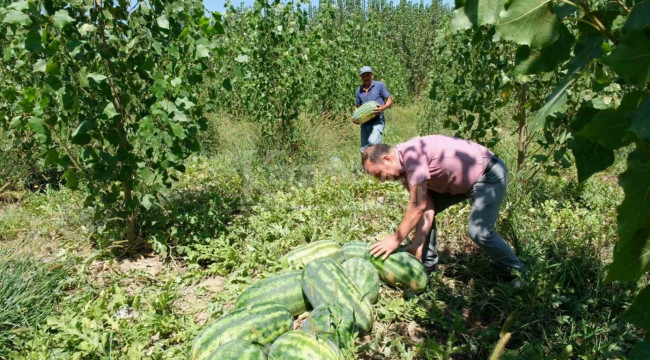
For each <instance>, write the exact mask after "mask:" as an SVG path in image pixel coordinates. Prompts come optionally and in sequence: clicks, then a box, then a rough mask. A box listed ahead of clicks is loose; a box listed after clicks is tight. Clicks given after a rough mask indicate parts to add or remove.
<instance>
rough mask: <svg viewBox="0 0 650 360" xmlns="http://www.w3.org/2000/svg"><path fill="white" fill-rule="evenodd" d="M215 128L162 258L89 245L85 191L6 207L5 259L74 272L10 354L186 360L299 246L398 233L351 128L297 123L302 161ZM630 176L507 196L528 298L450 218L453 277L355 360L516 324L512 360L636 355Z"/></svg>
mask: <svg viewBox="0 0 650 360" xmlns="http://www.w3.org/2000/svg"><path fill="white" fill-rule="evenodd" d="M423 114H424V111H423V110H422V109H420V108H418V107H413V106H409V107H395V108H394V109H391V110H390V111H389V112H388V114H387V119H388V126H387V128H386V132H385V138H384V139H385V142H387V143H390V144H395V143H397V142H400V141H403V140H405V139H408V138H410V137H412V136H415V135H417V133H418V128H417V124H418V119H420V118H421V116H423ZM212 125H213V126H212V128H213V129H216V131H215V132H214V133H211V134H205V135H204V136H205V139H203V141H204V144H206V145H207V146H208V148H207V149H206V151H205V152H204V153H203V154H201V155H200V156H197V157H195V158H193V159H192V160H191V161H190V162H189V163H188V164H187V172H186V173H185V174H183V175H182V177H181V179H180V181H179V182H178V183H177V184H176V185H175V187H174V188H173V189H172V191H170V192H169V193H168V194H167V196H166V198H167V199H166V205H165V206H164V208H161V209H157V210H155V211H153V212H152V213H150V214H148V215H147V216H146V217H144V218H143V229H144V231H143V237H144V238H145V239H146V240H147V241H148V242H149V243H150V244H152V248H153V249H155V250H156V252H157V253H158V254H162V255H163V257H162V258H159V257H145V258H140V259H126V260H124V259H121V260H120V259H115V258H113V257H111V256H110V254H109V253H108V252H107V251H105V250H104V249H103V248H102V247H101V246H100V245H101V244H100V243H96V242H92V239H93V233H94V231H95V229H94V226H96V225H94V223H93V222H92V220H91V218H90V217H89V215H88V214H87V213H86V212H85V211H83V210H82V209H81V206H80V202H79V198H80V197H81V195H79V194H77V193H71V192H69V191H68V190H64V189H61V190H53V189H49V190H47V189H46V190H45V191H43V192H33V193H25V195H24V196H23V197H22V198H21V200H20V201H19V202H17V203H14V204H10V205H8V206H5V207H3V208H2V209H0V233H1V234H2V235H0V246H2V247H5V248H6V247H8V246H9V244H18V243H20V242H21V241H24V240H25V239H28V238H37V239H38V240H39V241H40V242H39V243H40V244H42V245H38V246H33V248H34V251H35V252H36V253H45V254H47V255H48V256H49V257H50V261H57V262H60V261H65V264H66V266H65V270H66V274H67V278H66V281H65V282H64V284H65V288H64V290H65V291H64V292H63V293H61V294H60V296H56V297H52V298H51V299H56V302H57V304H58V305H57V306H56V307H55V308H48V309H49V310H48V311H45V312H42V314H49V315H48V316H47V317H46V318H45V319H44V320H41V321H36V322H35V323H34V322H32V323H30V324H29V326H27V327H25V329H24V330H23V332H21V333H20V334H19V335H16V336H14V337H13V338H12V339H11V343H10V344H9V345H0V346H2V347H3V350H4V351H8V352H9V354H10V355H9V357H11V358H19V359H23V358H24V359H40V358H51V359H69V358H83V359H108V358H128V359H138V358H153V359H184V358H186V354H187V352H188V351H189V347H190V344H191V341H192V339H193V338H194V337H195V336H196V334H197V333H198V332H199V331H200V330H201V328H202V326H203V324H204V323H205V322H209V321H212V320H214V319H216V318H218V317H219V316H221V315H222V314H224V313H226V312H228V311H229V310H230V309H232V308H233V304H234V301H235V300H236V298H237V295H238V294H239V293H240V292H241V291H242V289H243V288H245V287H246V286H247V285H249V284H251V283H253V282H255V281H256V280H257V279H259V278H260V277H261V276H265V275H268V274H271V273H275V272H277V271H279V270H280V269H281V264H280V262H279V258H280V257H281V256H282V255H283V254H285V253H286V252H288V251H289V250H290V249H291V248H293V247H295V246H297V245H299V244H302V243H304V242H306V241H312V240H317V239H325V238H332V239H335V240H337V241H339V242H340V243H344V242H347V241H352V240H362V241H368V242H371V241H375V240H377V239H379V238H380V237H381V236H382V235H383V234H387V233H389V232H390V231H392V230H393V229H394V228H395V227H396V226H397V225H398V222H399V220H400V218H401V215H402V209H403V206H404V204H405V202H406V199H407V198H406V195H407V194H406V193H405V192H404V190H403V189H402V188H401V186H399V185H397V184H380V183H378V182H377V181H375V180H372V179H370V178H369V177H367V176H365V175H364V174H362V173H361V171H360V169H359V165H358V161H359V155H358V150H357V149H358V138H357V137H358V128H356V126H355V125H353V124H351V123H342V124H336V123H333V122H331V121H329V120H319V121H312V120H311V119H309V118H307V117H304V118H301V122H300V126H301V131H300V133H301V134H303V139H302V140H301V141H302V142H303V148H304V152H303V153H301V154H300V155H299V156H296V157H295V158H289V159H287V158H285V157H283V156H282V154H278V153H277V152H274V151H273V150H272V149H270V150H269V149H266V150H264V151H262V150H260V149H258V148H257V147H256V144H257V137H256V131H257V130H256V129H257V128H256V126H255V124H252V123H248V122H242V121H239V120H236V119H232V118H230V117H228V116H224V115H215V116H214V118H213V120H212ZM504 134H505V135H504V139H503V140H502V142H501V144H500V145H499V146H500V147H503V148H502V149H497V150H498V151H499V153H500V154H504V155H502V156H503V157H504V158H505V160H506V162H507V163H508V164H512V161H513V158H512V155H510V153H509V152H508V151H505V150H507V149H509V148H510V147H511V146H512V144H515V143H516V142H515V141H514V140H513V139H512V137H510V135H508V133H507V132H504ZM621 170H622V169H620V167H618V165H617V166H616V167H614V168H613V169H612V170H611V171H610V172H609V173H606V174H605V175H602V176H598V177H595V178H594V179H591V180H589V181H588V182H587V183H586V184H584V185H581V186H578V185H576V183H575V177H574V175H572V174H571V173H566V174H564V176H563V177H548V176H545V175H543V174H542V175H539V176H537V177H536V178H535V179H534V180H533V181H531V182H529V183H528V184H526V185H525V186H521V185H518V184H516V183H514V182H513V183H512V184H511V186H510V188H509V193H508V195H507V198H506V200H505V202H504V205H503V208H502V217H501V219H500V222H499V224H498V228H499V231H500V232H501V233H502V234H503V235H504V237H505V238H506V239H507V240H509V241H510V242H511V243H512V244H513V245H514V246H515V248H516V249H517V252H518V254H519V255H520V256H521V257H522V259H524V260H525V261H526V262H527V263H528V264H529V265H530V267H531V269H532V273H531V279H530V281H529V282H528V283H527V284H526V285H525V286H524V287H523V288H522V289H514V288H512V287H510V286H508V285H507V284H504V283H503V282H502V281H501V279H500V277H499V276H500V275H499V273H498V272H497V271H495V270H494V268H493V266H492V264H491V263H490V262H489V260H488V259H487V257H486V256H484V255H483V254H482V253H481V252H480V251H478V249H477V248H476V246H475V245H474V244H473V243H472V242H471V241H470V240H469V238H468V237H467V235H466V225H465V224H466V218H467V215H468V210H469V208H468V207H467V206H462V205H459V206H455V207H452V208H450V209H448V210H447V211H446V212H445V213H443V214H441V215H440V218H439V219H438V228H439V238H440V242H441V253H442V262H443V264H442V266H441V272H440V273H439V274H436V275H435V276H433V277H432V278H431V282H432V290H431V291H429V292H427V293H425V294H423V295H420V296H417V297H414V296H409V294H405V293H403V292H401V291H398V290H396V289H392V288H388V287H385V286H382V289H381V295H380V300H379V302H378V303H377V304H376V305H375V306H374V309H375V312H376V318H377V319H376V320H377V321H376V323H375V327H374V329H373V331H372V333H371V335H370V336H366V337H364V338H361V339H359V341H357V343H356V344H355V345H354V346H353V347H352V348H351V349H350V350H348V351H347V352H346V358H348V359H354V358H362V359H450V358H452V359H484V358H488V356H489V355H490V353H491V352H492V350H493V348H494V346H495V345H496V344H497V341H498V340H499V338H500V332H501V331H502V328H503V326H504V324H505V323H506V322H507V323H508V324H509V325H508V329H507V331H508V332H510V333H511V338H510V340H509V341H508V342H507V343H506V344H505V350H504V353H503V355H502V357H501V358H502V359H562V358H565V359H568V358H582V359H610V358H611V359H614V358H624V357H625V356H626V354H627V353H628V352H629V350H630V348H631V346H633V344H634V343H635V342H636V341H638V340H639V339H640V338H641V337H642V335H643V334H642V333H640V332H639V330H637V329H635V328H634V327H632V326H631V325H628V324H626V323H624V322H622V321H620V320H618V319H617V316H618V315H620V314H621V313H622V312H623V311H624V309H625V308H626V306H628V305H629V303H630V299H631V298H632V296H633V294H634V292H635V291H637V290H638V289H637V286H636V285H635V284H622V283H614V284H606V283H604V282H603V278H604V273H605V271H606V268H605V266H606V264H607V263H608V262H609V261H610V260H611V252H612V246H613V244H614V242H615V238H616V231H615V228H616V223H615V206H616V204H617V203H618V202H620V200H621V198H622V192H621V190H620V188H618V186H617V185H616V184H615V183H613V182H612V181H611V180H610V179H611V178H612V176H613V175H615V173H616V172H618V171H621ZM48 248H50V250H48ZM208 280H209V283H211V284H214V283H216V284H219V285H218V286H204V285H205V284H206V281H208ZM60 286H63V285H60ZM40 293H41V295H42V296H44V297H48V295H49V294H51V293H53V292H48V291H42V292H40ZM52 301H54V300H52ZM39 319H42V316H41V317H39ZM508 319H510V320H508ZM0 354H1V353H0Z"/></svg>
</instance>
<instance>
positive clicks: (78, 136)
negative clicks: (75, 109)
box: [72, 120, 93, 145]
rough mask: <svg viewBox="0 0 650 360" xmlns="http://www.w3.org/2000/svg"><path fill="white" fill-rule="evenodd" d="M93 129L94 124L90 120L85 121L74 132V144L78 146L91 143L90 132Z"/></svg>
mask: <svg viewBox="0 0 650 360" xmlns="http://www.w3.org/2000/svg"><path fill="white" fill-rule="evenodd" d="M92 129H93V123H92V122H91V121H90V120H84V121H82V122H81V124H79V126H78V127H77V129H76V130H75V131H74V132H72V143H73V144H77V145H86V144H88V143H89V142H90V135H88V132H89V131H90V130H92Z"/></svg>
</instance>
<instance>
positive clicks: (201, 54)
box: [194, 44, 210, 59]
mask: <svg viewBox="0 0 650 360" xmlns="http://www.w3.org/2000/svg"><path fill="white" fill-rule="evenodd" d="M206 57H210V50H209V49H208V48H207V47H206V46H205V45H203V44H198V45H197V46H196V55H194V59H202V58H206Z"/></svg>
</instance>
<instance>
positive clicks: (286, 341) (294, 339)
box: [268, 330, 343, 360]
mask: <svg viewBox="0 0 650 360" xmlns="http://www.w3.org/2000/svg"><path fill="white" fill-rule="evenodd" d="M268 359H269V360H305V359H310V360H341V359H343V357H342V355H341V351H340V350H339V349H338V347H337V346H336V345H334V344H333V343H332V342H330V341H329V340H327V339H323V338H318V337H317V336H316V335H314V334H311V333H308V332H306V331H302V330H294V331H289V332H287V333H286V334H284V335H282V336H280V337H279V338H278V339H277V340H275V342H273V345H271V348H270V349H269V356H268Z"/></svg>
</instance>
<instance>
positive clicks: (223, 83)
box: [221, 78, 232, 91]
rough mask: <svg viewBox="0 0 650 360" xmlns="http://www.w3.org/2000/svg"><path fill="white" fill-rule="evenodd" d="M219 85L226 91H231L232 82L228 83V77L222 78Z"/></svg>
mask: <svg viewBox="0 0 650 360" xmlns="http://www.w3.org/2000/svg"><path fill="white" fill-rule="evenodd" d="M221 86H222V87H223V88H224V89H225V90H226V91H232V84H231V83H230V79H229V78H225V79H223V82H222V83H221Z"/></svg>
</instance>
